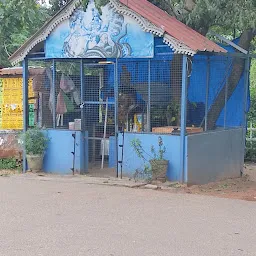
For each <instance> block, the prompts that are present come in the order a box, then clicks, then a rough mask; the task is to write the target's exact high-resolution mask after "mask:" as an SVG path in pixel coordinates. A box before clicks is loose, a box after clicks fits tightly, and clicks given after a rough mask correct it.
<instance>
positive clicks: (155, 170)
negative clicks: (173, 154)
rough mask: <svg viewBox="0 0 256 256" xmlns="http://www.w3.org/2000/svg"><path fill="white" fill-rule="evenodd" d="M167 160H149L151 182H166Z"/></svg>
mask: <svg viewBox="0 0 256 256" xmlns="http://www.w3.org/2000/svg"><path fill="white" fill-rule="evenodd" d="M168 163H169V161H168V160H150V164H151V169H152V180H160V181H163V182H165V181H166V173H167V169H168Z"/></svg>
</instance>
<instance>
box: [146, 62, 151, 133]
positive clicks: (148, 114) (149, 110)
mask: <svg viewBox="0 0 256 256" xmlns="http://www.w3.org/2000/svg"><path fill="white" fill-rule="evenodd" d="M147 132H151V60H150V59H149V60H148V106H147Z"/></svg>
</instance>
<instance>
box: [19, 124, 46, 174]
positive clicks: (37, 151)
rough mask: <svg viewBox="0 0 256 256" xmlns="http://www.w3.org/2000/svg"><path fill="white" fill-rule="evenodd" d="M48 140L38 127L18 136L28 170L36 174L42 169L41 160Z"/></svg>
mask: <svg viewBox="0 0 256 256" xmlns="http://www.w3.org/2000/svg"><path fill="white" fill-rule="evenodd" d="M48 141H49V138H48V137H47V136H46V135H45V134H44V133H43V131H42V130H41V129H39V128H38V127H35V128H32V129H29V130H27V131H26V132H24V133H22V134H21V136H20V144H21V145H23V146H24V149H25V151H26V158H27V162H28V168H29V170H31V171H34V172H38V171H41V170H42V169H43V158H44V154H45V150H46V147H47V144H48Z"/></svg>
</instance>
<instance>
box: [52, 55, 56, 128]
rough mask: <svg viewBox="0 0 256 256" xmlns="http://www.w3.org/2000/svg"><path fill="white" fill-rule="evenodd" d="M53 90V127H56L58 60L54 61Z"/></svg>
mask: <svg viewBox="0 0 256 256" xmlns="http://www.w3.org/2000/svg"><path fill="white" fill-rule="evenodd" d="M52 86H53V88H52V91H53V110H52V118H53V129H56V62H55V60H53V61H52Z"/></svg>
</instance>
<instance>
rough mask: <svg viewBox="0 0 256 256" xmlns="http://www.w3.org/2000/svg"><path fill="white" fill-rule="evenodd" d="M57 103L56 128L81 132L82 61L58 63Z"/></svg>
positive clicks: (56, 80) (56, 70)
mask: <svg viewBox="0 0 256 256" xmlns="http://www.w3.org/2000/svg"><path fill="white" fill-rule="evenodd" d="M55 103H56V105H55V106H56V128H58V129H69V128H70V129H75V130H81V109H80V104H81V77H80V61H74V60H72V61H56V69H55ZM52 105H53V106H54V102H53V104H52Z"/></svg>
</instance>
